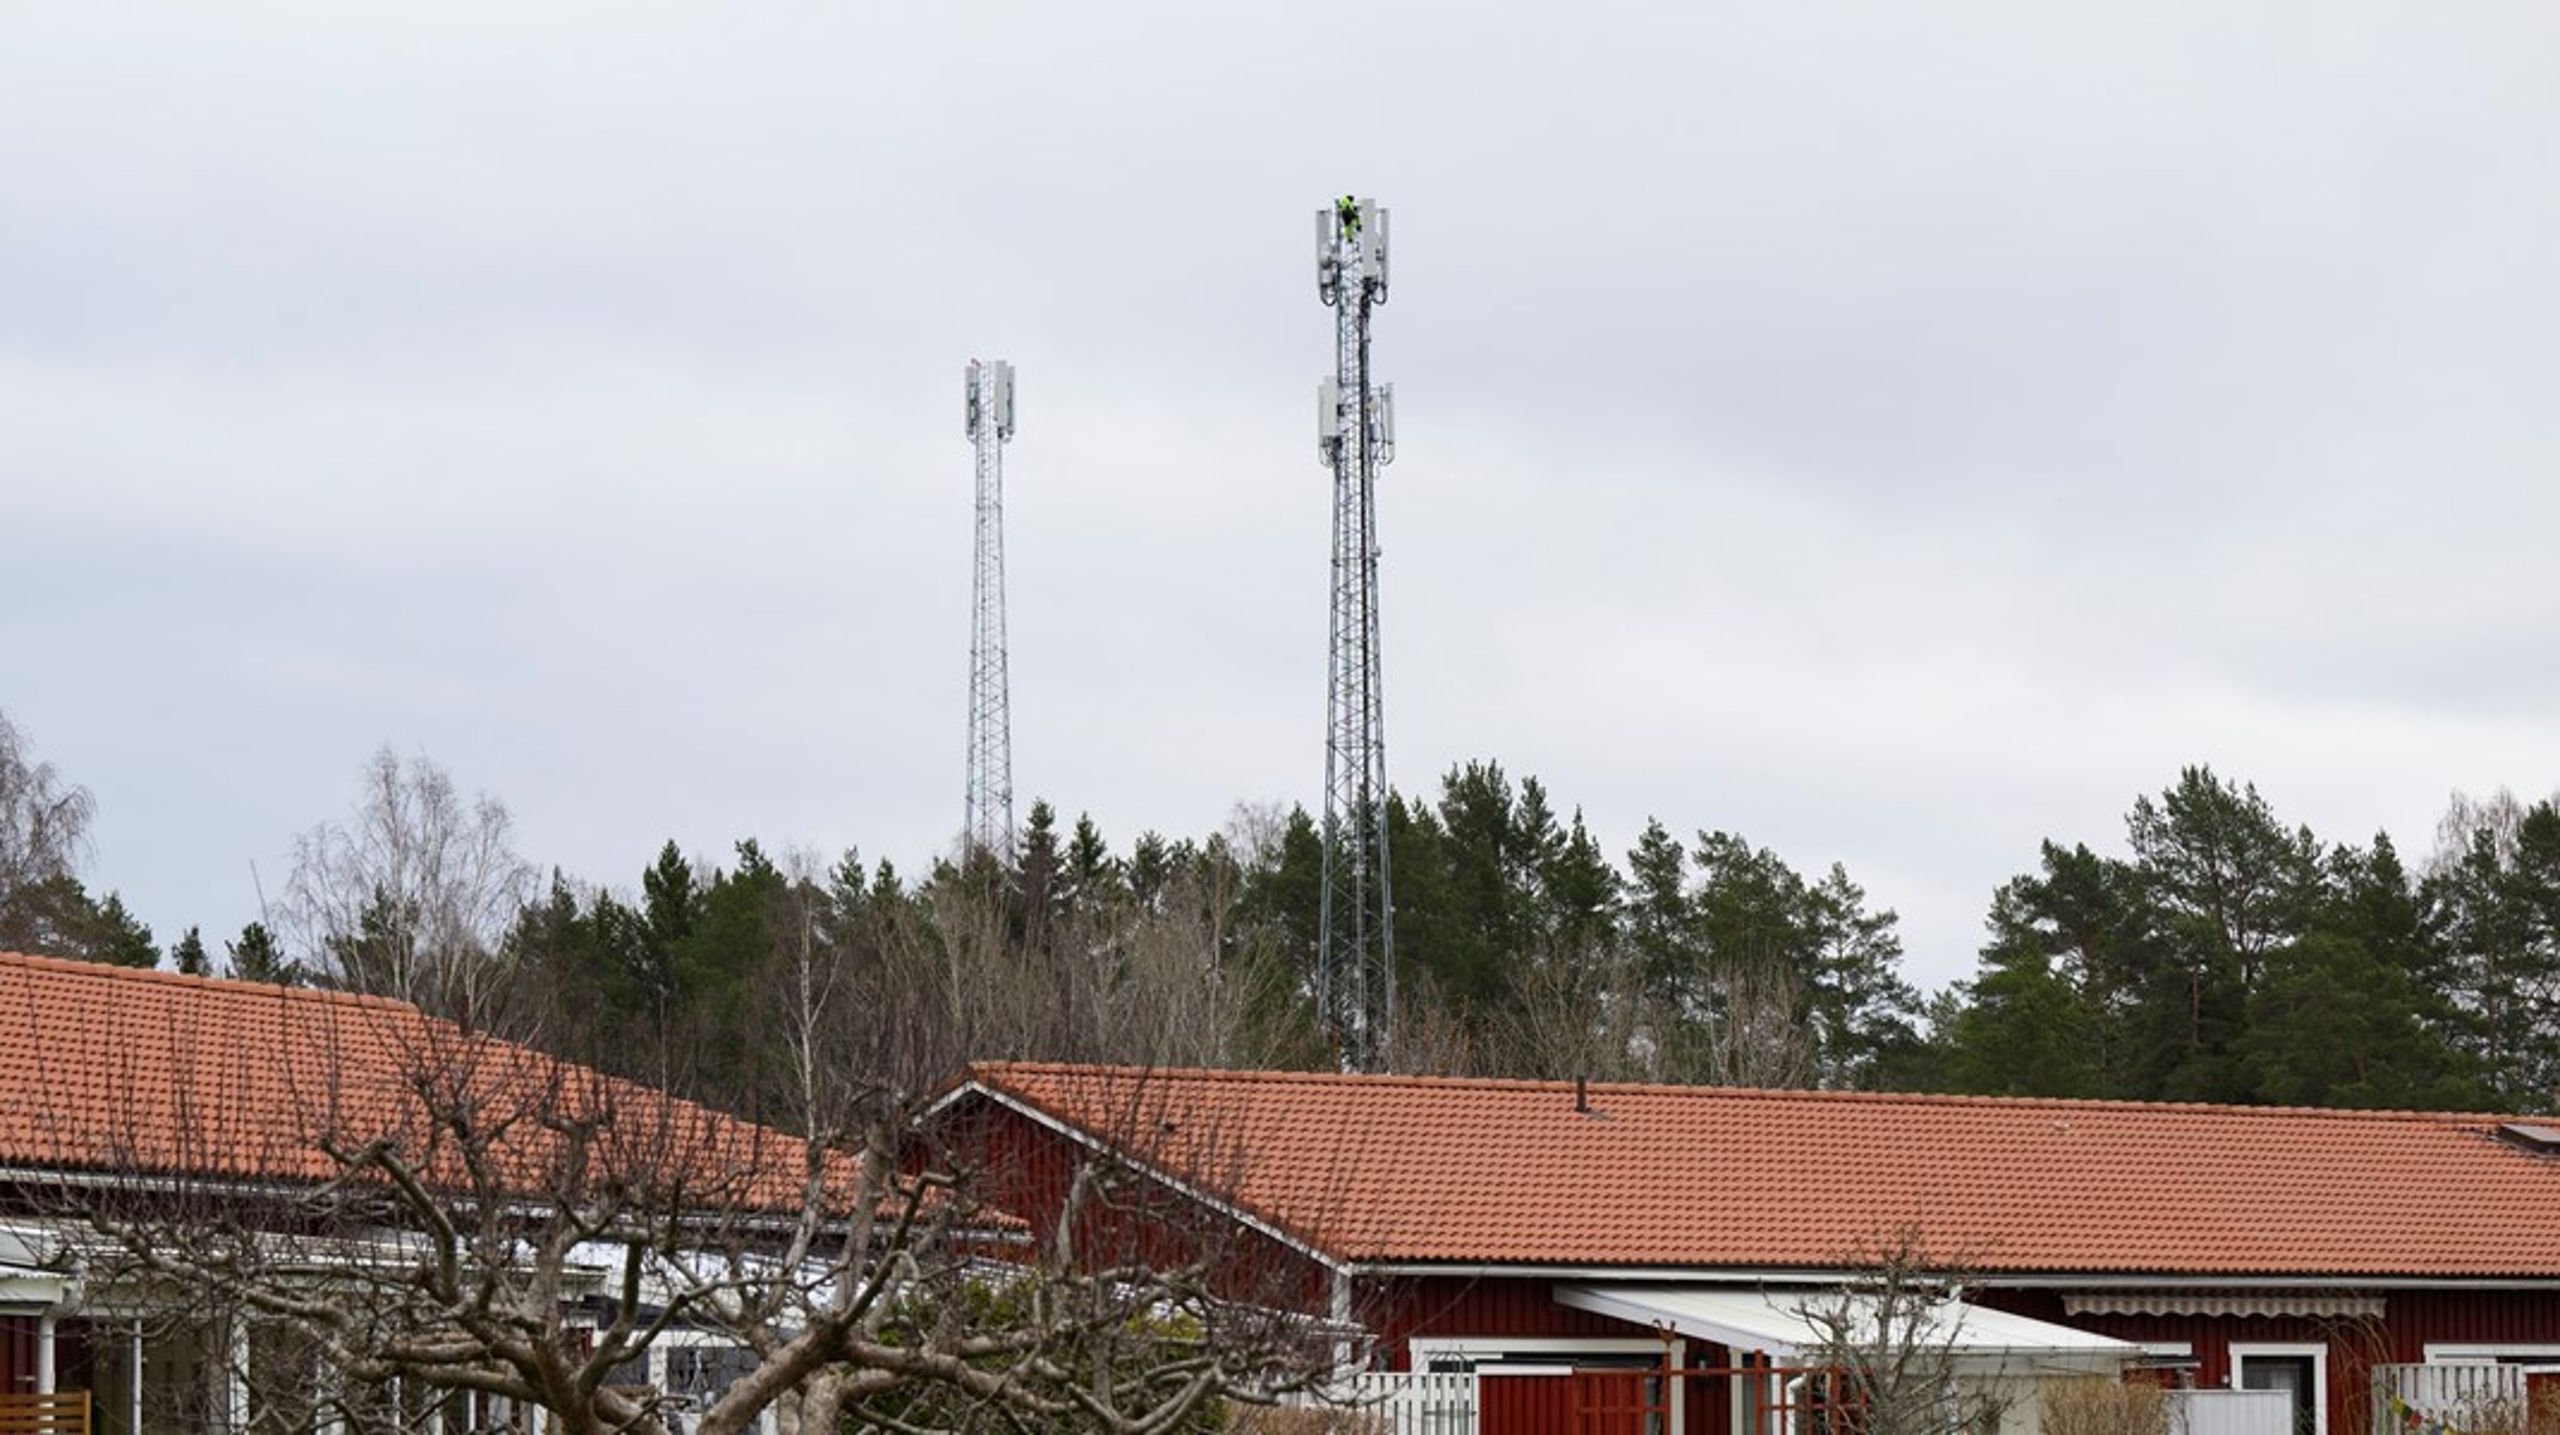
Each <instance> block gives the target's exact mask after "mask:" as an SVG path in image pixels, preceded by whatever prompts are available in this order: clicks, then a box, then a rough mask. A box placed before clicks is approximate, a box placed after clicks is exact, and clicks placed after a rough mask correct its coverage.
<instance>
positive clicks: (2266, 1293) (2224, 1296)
mask: <svg viewBox="0 0 2560 1435" xmlns="http://www.w3.org/2000/svg"><path fill="white" fill-rule="evenodd" d="M2062 1310H2063V1313H2064V1314H2065V1315H2240V1316H2250V1315H2307V1316H2314V1317H2318V1318H2322V1319H2329V1320H2363V1319H2374V1320H2378V1319H2380V1318H2381V1316H2382V1297H2380V1296H2378V1295H2349V1294H2345V1293H2343V1292H2339V1291H2282V1290H2263V1291H2262V1290H2247V1291H2199V1290H2183V1289H2181V1290H2122V1291H2065V1292H2064V1293H2063V1296H2062Z"/></svg>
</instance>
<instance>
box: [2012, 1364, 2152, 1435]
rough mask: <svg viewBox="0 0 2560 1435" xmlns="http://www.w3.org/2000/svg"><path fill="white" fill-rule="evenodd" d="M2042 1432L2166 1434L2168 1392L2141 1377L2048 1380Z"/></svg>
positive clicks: (2042, 1394) (2043, 1394)
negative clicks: (2128, 1378) (2132, 1378)
mask: <svg viewBox="0 0 2560 1435" xmlns="http://www.w3.org/2000/svg"><path fill="white" fill-rule="evenodd" d="M2038 1393H2039V1398H2040V1400H2041V1403H2042V1405H2043V1407H2044V1425H2043V1429H2044V1435H2168V1432H2169V1392H2167V1391H2165V1390H2162V1389H2161V1388H2160V1387H2159V1386H2157V1385H2153V1384H2151V1383H2150V1382H2149V1381H2143V1380H2132V1381H2126V1380H2110V1379H2108V1378H2106V1377H2105V1376H2099V1375H2091V1376H2085V1377H2082V1378H2080V1379H2076V1380H2048V1381H2046V1382H2044V1386H2043V1388H2042V1390H2041V1391H2039V1392H2038Z"/></svg>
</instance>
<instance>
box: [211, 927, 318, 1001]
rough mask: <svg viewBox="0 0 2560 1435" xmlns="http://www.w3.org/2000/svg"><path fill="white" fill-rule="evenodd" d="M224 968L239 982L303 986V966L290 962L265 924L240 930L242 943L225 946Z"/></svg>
mask: <svg viewBox="0 0 2560 1435" xmlns="http://www.w3.org/2000/svg"><path fill="white" fill-rule="evenodd" d="M223 955H224V964H225V965H226V966H228V967H229V968H230V975H231V977H232V978H233V979H234V980H236V981H244V982H272V983H274V984H275V985H277V986H287V987H293V986H300V985H302V980H303V972H302V964H301V963H300V962H295V961H288V960H286V958H285V955H284V952H283V950H282V949H281V948H279V947H278V946H277V945H276V939H275V937H274V935H273V934H272V933H270V932H268V930H267V928H266V925H265V924H264V923H261V922H251V923H250V924H249V925H247V926H245V927H242V928H241V929H240V939H239V940H238V941H236V942H226V943H224V944H223Z"/></svg>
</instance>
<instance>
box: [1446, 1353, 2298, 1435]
mask: <svg viewBox="0 0 2560 1435" xmlns="http://www.w3.org/2000/svg"><path fill="white" fill-rule="evenodd" d="M1660 1354H1662V1341H1661V1340H1660V1339H1658V1338H1650V1337H1646V1336H1621V1335H1550V1336H1536V1335H1526V1336H1514V1335H1503V1336H1473V1335H1417V1336H1413V1337H1411V1338H1410V1339H1408V1340H1406V1341H1405V1343H1404V1356H1405V1364H1406V1365H1407V1366H1410V1367H1411V1368H1413V1369H1415V1370H1429V1369H1430V1368H1431V1362H1432V1361H1434V1360H1464V1361H1468V1362H1470V1363H1472V1364H1481V1363H1484V1362H1486V1361H1488V1360H1491V1361H1495V1362H1498V1361H1499V1360H1500V1358H1501V1357H1503V1356H1505V1355H1654V1356H1658V1355H1660ZM1688 1363H1689V1341H1688V1338H1687V1337H1686V1336H1673V1337H1672V1338H1671V1368H1672V1369H1674V1370H1678V1369H1682V1368H1684V1367H1685V1366H1687V1365H1688ZM1491 1373H1492V1372H1489V1371H1485V1370H1478V1371H1476V1375H1477V1377H1478V1378H1479V1379H1481V1378H1483V1377H1484V1376H1486V1375H1488V1374H1491ZM1502 1373H1503V1374H1506V1375H1546V1376H1556V1375H1571V1374H1572V1373H1573V1367H1572V1366H1569V1365H1548V1364H1544V1363H1539V1364H1532V1365H1515V1366H1513V1367H1512V1368H1511V1369H1510V1370H1508V1371H1504V1372H1502ZM1688 1383H1689V1382H1687V1381H1685V1380H1675V1381H1672V1382H1671V1413H1670V1415H1669V1416H1668V1417H1667V1424H1666V1426H1665V1428H1666V1429H1671V1430H1680V1429H1685V1428H1686V1426H1685V1425H1684V1424H1683V1423H1682V1422H1683V1419H1684V1417H1685V1416H1686V1415H1687V1414H1688V1408H1687V1407H1688V1400H1687V1391H1686V1389H1685V1387H1686V1386H1687V1385H1688ZM2323 1435H2326V1432H2323Z"/></svg>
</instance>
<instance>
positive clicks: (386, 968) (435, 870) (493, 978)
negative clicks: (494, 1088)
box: [284, 746, 534, 1016]
mask: <svg viewBox="0 0 2560 1435" xmlns="http://www.w3.org/2000/svg"><path fill="white" fill-rule="evenodd" d="M533 875H534V874H533V868H532V867H531V865H530V864H528V863H527V862H526V861H525V860H524V859H523V858H522V857H520V856H518V855H517V853H516V850H515V846H514V822H513V819H511V818H510V817H509V816H508V814H507V809H506V806H505V804H503V803H501V802H499V801H498V800H497V799H496V798H493V797H490V796H488V795H487V794H485V793H484V794H480V795H477V796H472V797H465V796H464V795H463V793H462V791H461V790H460V789H459V788H457V787H456V786H455V785H454V782H453V778H452V776H451V775H450V774H448V773H447V772H446V771H445V770H444V769H443V768H442V767H439V766H437V765H436V764H435V763H434V762H432V761H430V760H429V759H427V758H425V757H423V756H422V757H416V758H411V759H408V760H405V761H404V760H403V759H402V758H401V757H400V756H399V754H397V753H395V752H393V751H392V750H391V749H390V748H389V747H388V746H385V747H384V748H382V749H381V750H380V751H378V752H376V753H375V754H374V755H373V758H372V760H371V761H369V762H368V763H366V764H365V769H364V783H363V788H362V790H361V792H360V794H359V796H358V798H357V801H356V804H355V809H354V811H353V813H352V814H351V815H350V817H349V818H348V820H347V821H345V822H343V823H339V822H327V823H322V824H321V825H319V826H317V827H314V828H312V829H311V830H310V831H309V832H306V833H304V834H303V835H302V836H301V837H299V838H297V839H295V842H294V864H293V876H292V879H291V881H290V883H289V884H288V885H287V887H286V890H285V914H284V915H285V917H286V921H287V931H288V934H289V935H290V937H291V938H292V939H293V940H294V941H295V942H296V944H298V945H299V946H301V947H302V948H303V949H304V952H303V958H302V959H303V960H304V961H305V962H306V963H308V964H309V965H310V966H311V967H312V968H313V969H314V970H316V971H319V972H322V973H325V974H326V975H328V976H329V977H330V978H331V979H332V980H334V981H335V982H336V983H337V984H338V985H340V986H343V987H345V988H347V989H348V990H351V991H361V992H369V993H373V994H375V995H380V996H390V997H397V998H399V999H400V1000H402V1001H408V1002H414V1003H416V1004H417V1005H419V1006H421V1007H424V1008H426V1009H427V1010H429V1011H433V1012H437V1013H440V1014H445V1015H466V1016H467V1015H468V1014H470V1013H472V1012H475V1011H477V1010H478V1009H479V1008H480V1007H481V1006H483V1005H485V1004H486V1003H487V1002H488V1001H489V1000H490V999H491V998H492V997H493V995H494V994H495V989H496V988H497V986H498V985H499V984H500V983H501V982H502V981H503V980H504V978H505V975H506V973H505V970H504V966H503V960H502V955H501V954H502V951H503V947H504V941H505V938H506V934H507V931H508V929H509V927H510V926H512V925H513V924H514V922H515V920H516V917H517V915H518V913H520V912H521V911H522V910H523V908H524V904H525V900H526V898H527V897H528V896H529V895H530V893H531V891H532V887H533Z"/></svg>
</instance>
